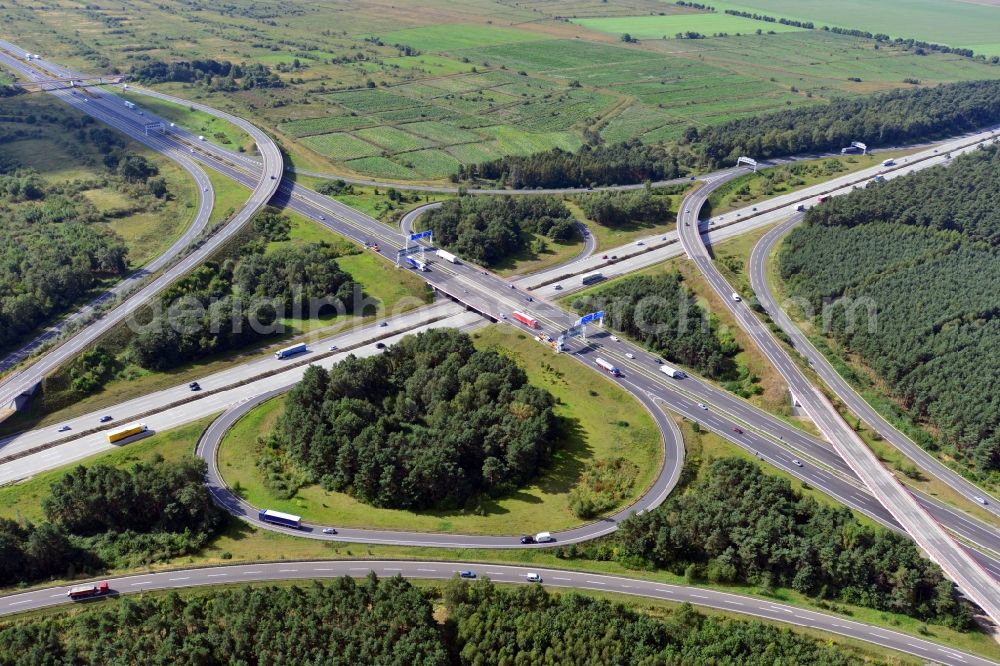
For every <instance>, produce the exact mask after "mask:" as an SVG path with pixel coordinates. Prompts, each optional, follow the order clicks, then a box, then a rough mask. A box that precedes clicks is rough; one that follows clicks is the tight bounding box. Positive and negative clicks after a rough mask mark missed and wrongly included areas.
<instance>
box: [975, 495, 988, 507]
mask: <svg viewBox="0 0 1000 666" xmlns="http://www.w3.org/2000/svg"><path fill="white" fill-rule="evenodd" d="M972 499H974V500H976V501H977V502H979V503H980V504H982V505H983V506H986V504H987V502H986V498H985V497H980V496H979V495H976V496H975V497H973V498H972Z"/></svg>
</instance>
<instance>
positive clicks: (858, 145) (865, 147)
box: [851, 141, 868, 155]
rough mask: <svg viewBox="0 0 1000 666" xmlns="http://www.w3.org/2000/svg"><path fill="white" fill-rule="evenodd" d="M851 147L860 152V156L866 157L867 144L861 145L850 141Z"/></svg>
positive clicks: (858, 142)
mask: <svg viewBox="0 0 1000 666" xmlns="http://www.w3.org/2000/svg"><path fill="white" fill-rule="evenodd" d="M851 146H853V147H854V148H857V149H859V150H860V151H861V154H862V155H867V154H868V146H867V144H864V143H861V142H860V141H851Z"/></svg>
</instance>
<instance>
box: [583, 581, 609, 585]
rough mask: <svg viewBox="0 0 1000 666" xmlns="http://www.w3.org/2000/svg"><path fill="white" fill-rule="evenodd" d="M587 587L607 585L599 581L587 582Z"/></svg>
mask: <svg viewBox="0 0 1000 666" xmlns="http://www.w3.org/2000/svg"><path fill="white" fill-rule="evenodd" d="M586 582H587V585H607V583H602V582H601V581H599V580H588V581H586Z"/></svg>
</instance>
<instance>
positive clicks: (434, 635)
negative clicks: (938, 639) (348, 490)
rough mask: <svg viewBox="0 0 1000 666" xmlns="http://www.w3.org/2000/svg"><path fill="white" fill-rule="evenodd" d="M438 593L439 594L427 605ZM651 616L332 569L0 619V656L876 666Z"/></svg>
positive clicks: (762, 633) (450, 665) (791, 641)
mask: <svg viewBox="0 0 1000 666" xmlns="http://www.w3.org/2000/svg"><path fill="white" fill-rule="evenodd" d="M438 594H443V597H444V599H443V603H440V604H439V606H438V608H439V609H440V612H441V618H442V619H441V620H440V622H439V621H438V619H437V618H438V616H437V614H436V612H435V610H436V609H435V606H434V605H432V604H433V603H434V602H435V601H436V599H437V595H438ZM658 615H659V616H660V617H658V618H653V617H650V616H649V615H646V614H644V613H642V612H640V611H637V610H633V609H631V608H629V607H627V606H624V605H621V604H617V603H612V602H609V601H604V600H600V599H594V598H591V597H587V596H584V595H579V594H575V593H569V594H560V595H555V594H550V593H548V592H546V591H545V589H543V588H542V587H541V586H538V585H532V586H519V587H517V588H516V589H508V588H501V587H497V586H496V585H494V584H493V583H492V582H490V581H488V580H481V581H477V582H475V583H473V584H469V583H466V582H464V581H459V580H453V581H450V582H448V583H447V584H446V588H445V589H444V590H443V592H441V593H439V592H438V591H437V589H436V588H430V589H427V590H421V589H420V588H417V587H414V586H413V585H411V584H410V583H409V582H407V581H405V580H403V579H402V578H399V577H395V578H386V579H378V578H377V577H376V576H375V575H374V574H370V575H369V576H368V577H367V578H365V579H359V580H354V579H351V578H338V579H335V580H332V581H329V582H325V583H320V582H313V583H311V584H305V585H302V586H300V585H294V586H290V587H284V586H282V587H277V586H266V587H249V586H243V587H238V588H230V589H225V590H218V591H215V592H213V593H210V594H194V595H185V596H181V595H180V594H178V593H176V592H171V593H169V594H165V595H149V596H144V597H136V596H128V597H125V598H123V599H121V600H120V601H118V602H116V603H114V604H113V605H105V604H95V605H93V606H91V607H89V608H85V609H81V610H80V612H79V613H75V614H72V615H71V614H61V615H57V616H43V617H36V618H33V619H29V620H23V621H18V620H10V621H7V622H5V623H4V624H2V625H0V663H2V664H18V666H69V665H70V664H73V665H74V666H89V665H93V666H97V665H98V664H107V663H142V664H147V665H148V666H167V665H173V664H200V665H203V666H224V665H225V666H257V665H260V666H264V665H268V664H282V665H284V666H306V665H307V664H325V665H331V666H333V665H341V664H342V665H343V666H356V665H358V664H366V665H371V666H454V665H456V664H457V665H461V666H480V665H482V664H518V665H519V666H535V665H537V666H547V665H549V664H579V665H580V666H606V665H607V664H672V663H700V664H707V663H711V664H716V665H718V666H730V665H732V666H736V665H740V666H773V665H774V664H776V663H787V664H809V665H810V666H862V665H863V664H869V665H870V666H881V665H882V664H884V663H885V662H881V661H879V660H878V659H870V660H866V658H865V657H863V656H862V655H860V654H856V653H853V652H850V651H847V650H844V649H842V648H839V647H838V646H836V644H834V643H832V642H821V641H819V640H816V639H814V638H809V637H806V636H803V635H800V634H796V633H794V632H792V631H790V630H788V629H782V628H778V627H776V626H774V625H769V624H764V623H762V622H757V621H752V620H743V619H729V618H725V617H721V616H718V615H712V616H707V615H704V614H702V613H699V612H697V611H696V610H694V609H693V608H692V607H691V606H689V605H686V604H685V605H682V606H680V607H678V608H677V609H674V610H663V611H659V612H658Z"/></svg>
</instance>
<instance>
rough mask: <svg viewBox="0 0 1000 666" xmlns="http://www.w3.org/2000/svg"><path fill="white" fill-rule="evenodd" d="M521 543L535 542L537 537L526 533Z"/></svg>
mask: <svg viewBox="0 0 1000 666" xmlns="http://www.w3.org/2000/svg"><path fill="white" fill-rule="evenodd" d="M521 543H523V544H529V543H535V537H533V536H528V535H524V536H523V537H521Z"/></svg>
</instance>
